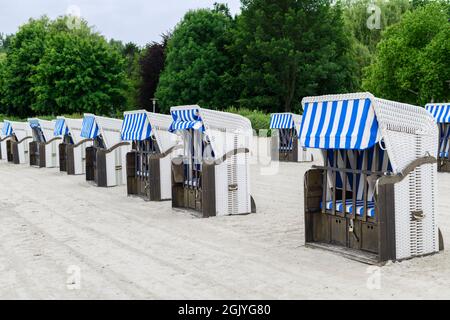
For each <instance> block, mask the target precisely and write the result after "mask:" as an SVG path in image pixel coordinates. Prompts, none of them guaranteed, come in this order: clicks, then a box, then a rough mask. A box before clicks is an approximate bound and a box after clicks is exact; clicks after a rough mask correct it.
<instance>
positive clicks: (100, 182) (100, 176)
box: [93, 149, 108, 187]
mask: <svg viewBox="0 0 450 320" xmlns="http://www.w3.org/2000/svg"><path fill="white" fill-rule="evenodd" d="M93 171H94V182H95V183H96V184H97V187H107V186H108V183H107V180H106V153H105V150H103V149H97V150H96V152H95V157H94V165H93Z"/></svg>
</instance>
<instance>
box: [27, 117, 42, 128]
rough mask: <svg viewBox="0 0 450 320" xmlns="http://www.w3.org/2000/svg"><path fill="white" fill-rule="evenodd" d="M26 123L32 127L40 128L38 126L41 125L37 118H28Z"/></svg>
mask: <svg viewBox="0 0 450 320" xmlns="http://www.w3.org/2000/svg"><path fill="white" fill-rule="evenodd" d="M28 123H29V124H30V127H31V128H32V129H35V128H40V127H41V125H40V123H39V120H37V119H30V120H29V121H28Z"/></svg>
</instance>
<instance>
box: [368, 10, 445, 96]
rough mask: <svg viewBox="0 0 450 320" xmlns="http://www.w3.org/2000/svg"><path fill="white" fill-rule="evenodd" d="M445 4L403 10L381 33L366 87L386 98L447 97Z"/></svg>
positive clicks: (369, 68) (369, 69)
mask: <svg viewBox="0 0 450 320" xmlns="http://www.w3.org/2000/svg"><path fill="white" fill-rule="evenodd" d="M448 8H449V6H448V4H445V3H437V2H436V3H429V4H426V5H423V6H419V7H418V8H417V9H416V10H414V11H411V12H408V13H406V14H405V16H404V17H403V19H402V20H401V21H400V22H399V23H398V24H396V25H393V26H392V27H390V28H388V29H387V30H386V31H385V32H384V33H383V39H382V40H381V42H380V43H379V45H378V47H377V51H376V57H375V61H374V63H373V64H372V65H370V66H369V67H368V68H367V69H366V72H365V79H364V82H363V86H364V88H365V89H366V90H369V91H371V92H373V93H374V94H376V95H379V96H381V97H384V98H386V99H392V100H397V101H404V102H409V103H413V104H419V105H423V104H426V103H427V102H430V101H433V100H434V101H438V100H439V101H441V100H442V101H448V100H450V81H449V80H450V41H449V39H450V23H449V11H448Z"/></svg>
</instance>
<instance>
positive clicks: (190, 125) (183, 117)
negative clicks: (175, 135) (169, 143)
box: [169, 109, 205, 132]
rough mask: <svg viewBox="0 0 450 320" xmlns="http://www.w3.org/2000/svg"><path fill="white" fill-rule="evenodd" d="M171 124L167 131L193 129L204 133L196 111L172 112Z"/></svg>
mask: <svg viewBox="0 0 450 320" xmlns="http://www.w3.org/2000/svg"><path fill="white" fill-rule="evenodd" d="M171 114H172V119H173V122H172V124H171V125H170V128H169V131H170V132H174V131H177V130H187V129H194V130H200V131H204V130H205V128H204V127H203V122H202V119H201V118H200V116H199V114H198V109H183V110H172V111H171Z"/></svg>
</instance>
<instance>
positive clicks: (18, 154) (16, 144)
mask: <svg viewBox="0 0 450 320" xmlns="http://www.w3.org/2000/svg"><path fill="white" fill-rule="evenodd" d="M3 126H4V129H5V128H6V130H7V131H8V132H7V133H9V134H5V136H6V139H5V141H6V155H7V159H8V162H12V163H14V164H28V163H29V162H30V156H29V140H31V139H32V138H33V137H32V133H31V128H30V126H29V124H28V122H16V121H9V120H6V121H4V124H3Z"/></svg>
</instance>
